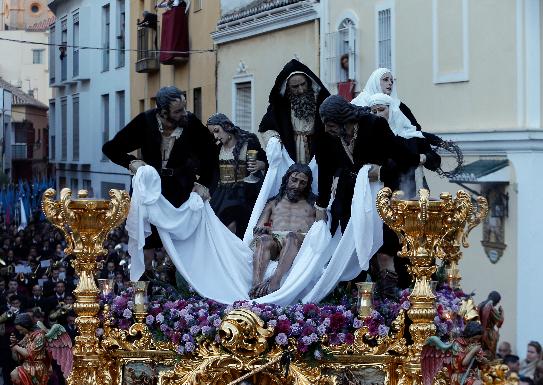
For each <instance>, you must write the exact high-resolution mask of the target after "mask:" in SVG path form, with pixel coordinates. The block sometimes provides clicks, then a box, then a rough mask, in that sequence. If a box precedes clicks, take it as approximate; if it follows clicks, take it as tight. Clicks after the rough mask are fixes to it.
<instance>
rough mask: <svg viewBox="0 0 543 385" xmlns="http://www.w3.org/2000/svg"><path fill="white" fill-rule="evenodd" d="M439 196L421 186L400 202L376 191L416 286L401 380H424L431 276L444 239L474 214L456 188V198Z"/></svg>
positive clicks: (429, 332) (385, 191) (430, 332)
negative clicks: (412, 197)
mask: <svg viewBox="0 0 543 385" xmlns="http://www.w3.org/2000/svg"><path fill="white" fill-rule="evenodd" d="M440 198H441V199H440V200H431V199H430V197H429V192H428V190H424V189H422V190H420V199H419V200H418V201H417V200H400V199H399V195H398V194H394V195H393V194H392V191H391V190H390V189H389V188H384V189H382V190H381V191H379V193H378V195H377V210H378V212H379V215H380V217H381V218H382V219H383V221H384V222H385V223H386V224H387V225H388V226H389V227H390V228H391V229H392V230H394V231H395V232H396V234H397V235H398V237H399V239H400V242H401V243H402V249H401V251H400V252H399V255H400V256H401V257H404V258H409V259H410V262H411V264H410V267H409V271H410V273H411V275H413V277H414V278H415V286H414V288H413V291H412V292H411V295H410V297H409V299H410V302H411V308H410V309H409V310H408V312H407V314H408V316H409V318H410V319H411V321H412V324H411V326H410V327H409V331H410V333H411V337H412V339H413V344H412V345H411V346H410V347H409V354H408V358H407V359H406V361H404V366H403V372H404V380H403V381H404V383H406V384H422V377H421V367H420V355H421V351H422V347H423V345H424V343H425V341H426V339H427V338H428V337H430V336H432V335H434V334H435V331H436V328H435V325H434V317H435V316H436V309H435V295H434V293H433V292H432V288H431V285H430V280H431V276H432V274H433V273H434V272H435V271H436V269H437V267H436V264H435V260H436V258H440V259H446V254H445V251H444V249H443V239H444V238H445V237H448V236H450V234H457V233H458V232H460V233H462V231H463V229H464V227H465V225H466V222H467V220H468V218H469V216H470V213H471V212H472V205H471V199H470V197H469V195H468V194H466V193H464V192H463V191H459V192H458V193H457V195H456V198H455V199H453V198H452V196H451V194H449V193H442V194H441V195H440Z"/></svg>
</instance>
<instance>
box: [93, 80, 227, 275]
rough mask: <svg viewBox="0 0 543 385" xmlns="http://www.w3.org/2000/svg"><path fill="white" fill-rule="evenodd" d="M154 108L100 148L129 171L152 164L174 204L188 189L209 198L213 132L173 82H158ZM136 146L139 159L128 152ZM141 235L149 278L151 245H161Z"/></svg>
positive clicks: (180, 201) (213, 168)
mask: <svg viewBox="0 0 543 385" xmlns="http://www.w3.org/2000/svg"><path fill="white" fill-rule="evenodd" d="M156 105H157V107H156V108H153V109H151V110H148V111H145V112H142V113H140V114H139V115H137V116H136V117H135V118H134V119H132V121H130V122H129V123H128V124H127V125H126V126H125V127H124V128H123V129H122V130H120V131H119V132H118V133H117V134H116V135H115V137H113V139H111V140H110V141H108V142H106V143H105V144H104V146H103V147H102V152H103V153H104V155H106V156H107V157H108V158H109V159H111V161H112V162H114V163H116V164H118V165H120V166H123V167H125V168H127V169H129V170H130V171H131V172H132V173H133V174H135V173H136V171H137V169H138V168H139V167H141V166H143V165H146V164H148V165H151V166H153V167H154V168H155V169H156V170H157V172H158V173H159V175H160V183H161V187H162V195H163V196H164V198H166V199H167V200H168V201H169V202H170V203H171V204H172V205H173V206H175V207H179V206H181V204H183V203H184V202H185V201H186V200H187V199H188V198H189V195H190V193H191V192H196V193H197V194H198V195H200V196H201V197H202V199H204V200H207V199H209V197H210V195H209V188H210V187H211V185H212V182H213V177H214V173H215V171H216V169H217V165H216V162H217V155H216V154H217V147H216V146H215V144H214V140H213V136H212V135H210V133H209V131H208V130H207V128H206V127H205V126H204V125H203V124H202V122H200V120H198V118H197V117H196V116H195V115H194V114H193V113H191V112H188V111H187V110H186V105H187V102H186V100H185V96H184V95H183V94H182V93H181V91H180V90H179V89H177V88H176V87H162V88H161V89H160V90H159V91H158V92H157V94H156ZM138 149H139V150H141V159H138V158H136V157H135V156H134V155H132V154H131V153H132V152H133V151H135V150H138ZM151 231H152V233H151V235H150V236H149V237H147V238H146V239H145V246H144V255H145V269H146V276H147V277H146V278H147V279H150V278H152V277H153V272H152V260H153V257H154V249H155V248H159V247H162V242H161V240H160V237H159V235H158V232H157V230H156V227H155V226H153V225H151Z"/></svg>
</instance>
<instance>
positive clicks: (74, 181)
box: [70, 178, 79, 193]
mask: <svg viewBox="0 0 543 385" xmlns="http://www.w3.org/2000/svg"><path fill="white" fill-rule="evenodd" d="M78 187H79V182H78V180H77V178H72V179H71V182H70V188H71V189H72V192H73V193H77V190H78Z"/></svg>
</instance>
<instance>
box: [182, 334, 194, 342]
mask: <svg viewBox="0 0 543 385" xmlns="http://www.w3.org/2000/svg"><path fill="white" fill-rule="evenodd" d="M191 339H192V338H191V337H190V334H187V333H185V334H183V341H185V342H189V341H190V340H191Z"/></svg>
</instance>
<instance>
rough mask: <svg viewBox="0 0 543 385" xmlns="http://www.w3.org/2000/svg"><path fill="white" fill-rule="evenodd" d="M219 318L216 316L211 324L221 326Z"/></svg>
mask: <svg viewBox="0 0 543 385" xmlns="http://www.w3.org/2000/svg"><path fill="white" fill-rule="evenodd" d="M221 322H222V321H221V319H220V318H216V319H215V320H213V326H214V327H216V328H218V327H219V326H221Z"/></svg>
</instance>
